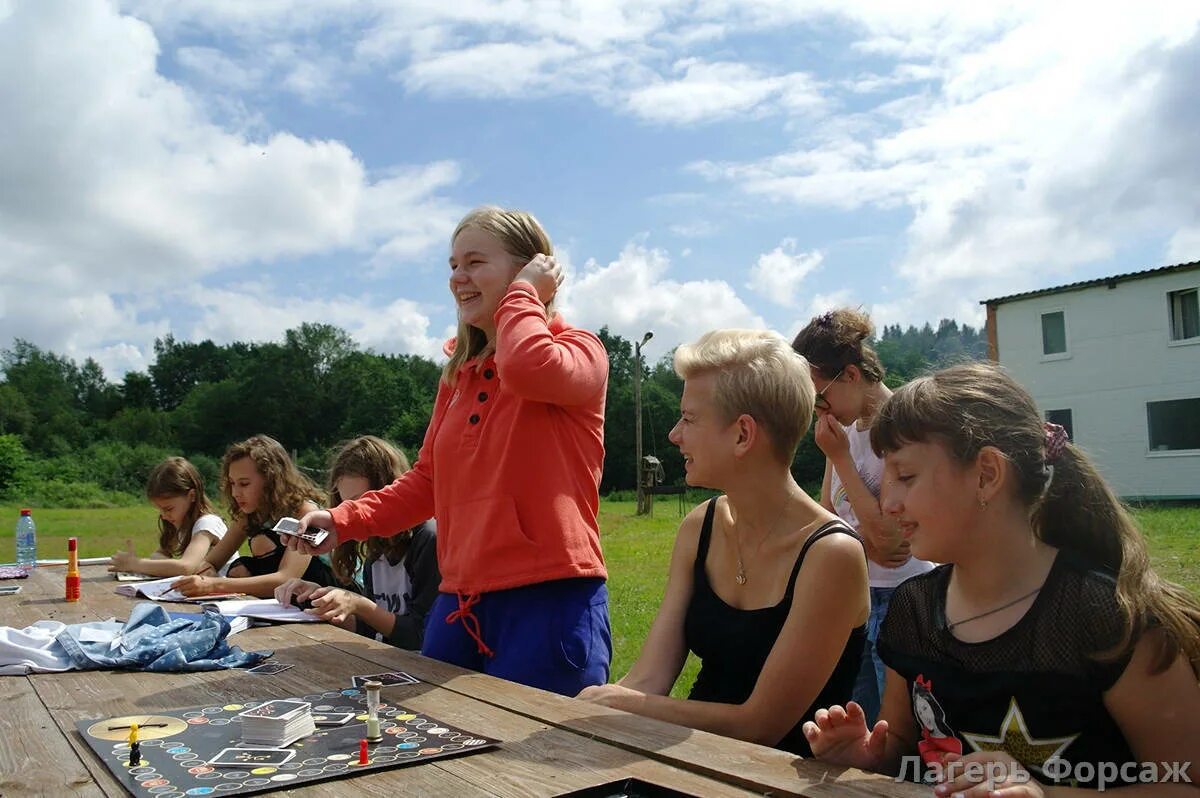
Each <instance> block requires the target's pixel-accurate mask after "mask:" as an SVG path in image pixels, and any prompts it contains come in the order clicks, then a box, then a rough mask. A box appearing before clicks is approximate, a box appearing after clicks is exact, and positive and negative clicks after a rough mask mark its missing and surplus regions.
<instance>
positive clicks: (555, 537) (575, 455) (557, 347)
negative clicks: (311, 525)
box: [330, 281, 608, 593]
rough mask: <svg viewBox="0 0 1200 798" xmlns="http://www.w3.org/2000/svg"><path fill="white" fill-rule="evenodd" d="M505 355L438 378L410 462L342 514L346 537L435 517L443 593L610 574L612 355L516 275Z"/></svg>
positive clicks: (499, 313)
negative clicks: (604, 541) (607, 469)
mask: <svg viewBox="0 0 1200 798" xmlns="http://www.w3.org/2000/svg"><path fill="white" fill-rule="evenodd" d="M495 319H496V351H495V353H494V354H493V355H490V356H488V357H486V358H484V359H482V360H480V359H479V358H476V359H475V360H472V361H469V362H468V363H467V364H466V365H465V366H464V367H463V368H461V369H460V370H459V372H458V380H457V382H456V384H455V385H454V387H450V386H449V385H447V384H446V382H445V381H442V382H441V384H440V385H439V386H438V394H437V399H436V401H435V402H434V407H433V418H432V419H430V421H429V427H428V428H427V429H426V430H425V441H424V443H423V444H422V445H421V451H420V454H419V455H418V458H417V464H416V465H415V466H414V467H413V469H412V470H411V471H409V472H408V473H406V474H404V475H403V476H401V477H400V478H399V479H397V480H396V481H395V482H393V483H392V484H391V485H388V486H387V487H386V488H383V489H381V490H378V491H372V492H370V493H366V494H364V495H363V496H362V497H360V498H359V499H358V500H357V501H350V502H343V503H342V504H340V505H338V506H337V507H335V508H333V510H331V511H330V512H331V513H332V514H333V521H334V524H335V527H336V529H337V534H338V540H339V541H345V540H363V539H365V538H368V537H371V536H380V535H390V534H394V533H395V531H396V530H401V529H409V528H411V527H413V526H416V525H417V524H418V523H420V522H422V521H424V520H426V519H428V518H429V517H430V516H434V517H436V519H437V529H438V540H437V553H438V566H439V568H440V569H441V572H442V585H441V590H442V592H446V593H451V592H459V593H484V592H490V591H494V590H504V589H507V588H512V587H521V586H523V585H532V584H537V583H540V582H548V581H551V580H555V579H566V578H571V577H601V578H606V577H607V572H606V571H605V568H604V556H603V554H601V552H600V530H599V526H598V525H597V522H596V513H597V511H598V509H599V487H600V474H601V470H602V469H603V465H604V398H605V391H606V389H607V383H608V355H607V353H606V352H605V350H604V345H603V344H602V343H600V339H599V338H597V337H596V336H595V335H593V334H592V333H590V332H588V331H586V330H581V329H578V328H575V327H570V326H568V325H567V324H566V323H565V322H563V321H562V320H561V318H560V317H559V316H557V315H555V316H554V317H553V318H550V319H549V320H547V318H546V309H545V307H544V306H543V305H542V303H541V302H540V301H539V300H538V297H537V292H536V290H535V289H534V288H533V286H532V285H530V284H529V283H527V282H524V281H521V282H514V283H512V284H511V285H510V286H509V289H508V292H507V293H506V294H505V295H504V298H503V299H502V300H501V301H500V305H499V307H497V309H496V316H495Z"/></svg>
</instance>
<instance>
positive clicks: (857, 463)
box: [829, 423, 933, 587]
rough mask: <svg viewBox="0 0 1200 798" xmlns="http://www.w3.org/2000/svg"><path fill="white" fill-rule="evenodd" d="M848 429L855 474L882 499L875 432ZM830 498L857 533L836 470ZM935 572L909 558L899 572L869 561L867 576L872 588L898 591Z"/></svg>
mask: <svg viewBox="0 0 1200 798" xmlns="http://www.w3.org/2000/svg"><path fill="white" fill-rule="evenodd" d="M844 429H845V430H846V440H847V441H849V443H850V459H851V460H853V461H854V470H855V471H857V472H858V476H859V477H860V478H861V479H862V481H863V484H864V485H866V486H867V490H869V491H871V495H872V496H874V497H875V498H876V499H878V498H879V489H880V486H881V485H882V484H883V460H882V459H880V458H879V457H877V456H876V455H875V452H874V450H872V449H871V431H870V430H869V429H858V425H857V423H852V424H851V425H850V426H848V427H844ZM829 498H830V502H831V503H832V504H833V510H834V512H836V513H837V514H838V517H840V518H841V519H842V520H843V521H845V522H846V523H847V524H849V525H850V526H852V527H854V529H855V530H857V529H858V527H859V523H858V516H857V515H855V514H854V508H853V507H852V506H851V505H850V499H849V497H847V496H846V488H845V487H844V486H843V485H842V480H841V478H840V477H839V476H838V472H837V469H836V468H831V469H830V476H829ZM932 568H933V563H931V562H926V561H925V560H918V559H917V558H916V557H909V558H908V562H906V563H904V565H901V566H900V567H899V568H885V567H884V566H882V565H880V564H879V563H877V562H875V561H874V560H867V576H868V577H869V579H870V582H871V587H896V586H897V585H899V584H900V583H901V582H903V581H904V580H905V579H908V578H909V577H912V576H916V575H917V574H923V573H925V572H926V571H928V570H930V569H932Z"/></svg>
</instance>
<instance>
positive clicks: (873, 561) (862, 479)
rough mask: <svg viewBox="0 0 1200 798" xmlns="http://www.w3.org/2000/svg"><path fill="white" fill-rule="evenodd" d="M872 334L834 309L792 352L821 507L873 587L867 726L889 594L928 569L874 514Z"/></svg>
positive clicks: (880, 672) (877, 397)
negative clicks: (836, 520)
mask: <svg viewBox="0 0 1200 798" xmlns="http://www.w3.org/2000/svg"><path fill="white" fill-rule="evenodd" d="M873 334H874V328H873V327H872V325H871V320H870V319H869V318H868V317H867V315H866V314H865V313H862V312H860V311H857V310H853V309H851V308H839V309H837V310H833V311H830V312H828V313H823V314H821V315H820V316H817V317H816V318H814V319H813V320H812V321H810V322H809V323H808V326H807V327H805V328H804V329H803V330H801V331H800V334H799V335H797V336H796V340H795V341H794V342H793V343H792V348H793V349H795V350H796V351H797V352H799V353H800V354H802V355H804V357H805V359H806V360H808V364H809V369H810V373H811V374H812V379H813V384H814V385H815V386H816V388H817V397H816V413H817V420H816V424H815V425H814V428H813V438H814V440H815V441H816V444H817V447H818V448H820V450H821V451H822V452H823V453H824V455H825V478H824V480H823V481H822V483H821V506H822V507H824V508H825V509H827V510H832V511H833V512H835V513H837V514H838V516H839V517H840V518H841V519H842V520H843V521H845V522H846V523H848V524H850V526H852V527H854V529H855V530H856V531H857V532H858V533H859V535H861V536H862V539H863V546H864V547H865V548H866V551H867V573H868V575H869V577H870V580H871V618H870V620H869V621H868V622H867V642H866V645H865V646H863V659H862V666H861V668H860V669H859V672H858V679H857V681H856V682H855V684H854V700H855V701H856V702H857V703H858V705H859V706H861V707H862V709H863V712H864V713H865V714H866V716H867V719H868V721H870V722H874V720H875V718H876V717H877V716H878V715H879V702H880V699H881V697H882V696H883V684H884V675H885V674H886V672H887V668H885V667H884V664H883V661H882V660H880V659H879V652H878V650H877V648H876V641H877V640H878V639H879V628H880V626H881V625H882V624H883V619H884V617H885V616H886V615H887V610H888V603H889V602H890V601H891V598H892V593H893V592H895V590H896V588H897V587H898V586H899V585H900V583H901V582H903V581H904V580H905V579H908V578H909V577H912V576H916V575H917V574H923V573H925V572H926V571H928V570H929V569H931V568H933V563H930V562H926V561H925V560H922V559H919V558H917V557H913V556H912V553H911V552H910V551H909V543H908V541H907V540H906V539H905V538H904V537H903V536H902V535H901V534H900V530H899V528H898V527H897V525H896V523H895V520H894V519H892V518H889V517H887V516H885V515H884V513H883V512H882V511H881V510H880V508H879V487H880V483H881V481H882V477H883V460H882V459H881V458H880V457H879V456H878V455H876V454H875V452H873V451H872V450H871V440H870V428H871V421H872V420H873V419H874V418H875V413H876V412H877V411H878V410H879V408H880V407H881V406H882V405H883V403H884V402H886V401H887V400H888V398H889V397H890V396H891V395H892V392H891V390H890V389H889V388H888V387H887V386H886V385H884V384H883V364H882V363H881V362H880V361H879V356H878V355H876V354H875V350H874V349H872V348H871V346H870V344H868V343H867V341H868V340H870V338H871V336H872V335H873Z"/></svg>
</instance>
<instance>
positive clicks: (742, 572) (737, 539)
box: [733, 514, 784, 585]
mask: <svg viewBox="0 0 1200 798" xmlns="http://www.w3.org/2000/svg"><path fill="white" fill-rule="evenodd" d="M783 517H784V516H783V514H780V516H779V518H778V519H776V521H775V524H774V525H773V526H772V527H771V529H770V530H768V532H767V534H765V535H763V538H762V540H760V541H758V545H757V546H755V547H754V558H755V559H758V553H759V552H760V551H762V547H763V544H764V543H766V542H767V538H769V537H771V535H773V534H775V530H776V529H778V528H779V522H780V521H782V520H783ZM733 528H734V529H735V530H737V534H736V535H735V536H734V538H733V542H734V545H736V546H737V560H738V566H737V576H735V577H733V581H735V582H737V583H738V584H739V585H744V584H746V582H747V581H748V580H747V578H746V566H745V565H744V564H743V563H742V528H741V527H740V526H738V522H737V521H734V522H733Z"/></svg>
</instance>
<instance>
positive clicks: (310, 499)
mask: <svg viewBox="0 0 1200 798" xmlns="http://www.w3.org/2000/svg"><path fill="white" fill-rule="evenodd" d="M221 490H222V492H223V493H224V495H225V500H226V502H228V503H229V515H230V517H231V519H232V520H233V526H232V527H231V528H230V530H229V533H228V534H227V535H226V536H225V538H224V539H223V540H222V541H221V542H220V544H218V545H217V546H215V547H213V549H212V550H211V551H209V553H208V557H207V560H208V563H209V565H211V566H212V567H213V569H214V570H215V569H216V568H218V567H220V564H223V563H224V562H225V561H226V560H227V559H229V557H230V556H232V555H233V554H235V553H236V552H237V550H238V549H239V548H240V547H241V545H242V543H243V542H245V541H249V546H250V554H248V555H244V556H242V557H238V558H237V559H236V560H234V561H233V563H232V564H230V566H229V570H228V572H227V574H226V575H225V576H215V575H210V574H203V575H193V576H185V577H183V578H182V579H180V580H179V581H177V582H175V583H174V584H173V585H172V587H173V588H174V589H176V590H178V591H179V592H181V593H183V594H184V595H186V596H203V595H207V594H209V593H245V594H248V595H251V596H258V597H259V598H270V597H271V596H273V595H274V594H275V588H277V587H278V586H279V585H281V584H283V583H284V582H286V581H287V580H288V579H290V578H292V577H297V576H302V577H303V578H305V579H307V580H309V581H311V582H316V583H317V584H321V585H329V584H332V583H333V572H332V571H331V570H330V568H329V566H328V565H327V564H326V563H325V562H324V561H322V560H320V559H318V558H315V557H310V556H308V555H307V554H300V553H299V552H295V551H289V550H288V549H287V548H286V547H285V546H284V545H283V543H282V542H281V541H280V539H279V533H277V532H275V531H273V530H272V527H273V526H275V524H276V523H278V521H279V519H280V518H284V517H299V516H301V515H303V514H304V513H307V512H311V511H313V510H315V509H317V507H318V506H319V505H318V504H317V502H318V501H320V499H321V491H320V490H319V489H318V488H317V486H316V485H314V484H313V483H312V481H311V480H309V479H308V477H306V476H304V475H303V474H301V473H300V472H299V471H298V470H297V469H296V466H295V465H293V464H292V459H291V458H290V457H288V453H287V451H286V450H285V449H284V448H283V446H281V445H280V443H279V441H277V440H275V439H274V438H271V437H269V436H267V435H255V436H253V437H251V438H247V439H246V440H244V441H242V442H241V443H235V444H233V445H232V446H230V447H229V449H227V450H226V452H225V457H224V458H222V460H221Z"/></svg>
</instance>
